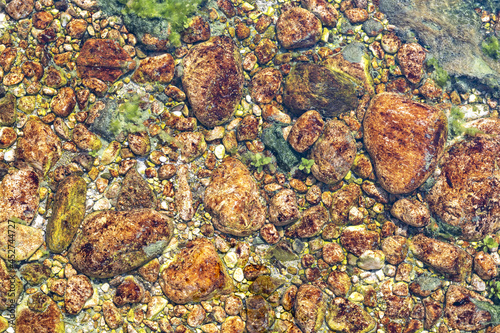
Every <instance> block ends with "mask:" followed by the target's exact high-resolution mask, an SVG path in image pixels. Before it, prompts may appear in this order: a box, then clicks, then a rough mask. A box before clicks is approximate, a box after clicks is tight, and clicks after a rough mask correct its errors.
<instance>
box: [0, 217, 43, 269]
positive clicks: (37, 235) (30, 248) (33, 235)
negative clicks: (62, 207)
mask: <svg viewBox="0 0 500 333" xmlns="http://www.w3.org/2000/svg"><path fill="white" fill-rule="evenodd" d="M12 229H14V230H15V235H14V241H15V244H16V251H15V253H14V260H15V261H21V260H26V259H28V258H29V257H31V255H32V254H33V253H35V251H36V250H37V249H38V248H39V247H40V246H41V245H42V244H43V230H41V229H37V228H33V227H30V226H27V225H24V224H21V223H13V222H3V223H0V257H2V258H3V259H5V260H7V259H9V258H12V248H11V249H10V251H9V244H10V243H9V240H12ZM9 231H10V232H9Z"/></svg>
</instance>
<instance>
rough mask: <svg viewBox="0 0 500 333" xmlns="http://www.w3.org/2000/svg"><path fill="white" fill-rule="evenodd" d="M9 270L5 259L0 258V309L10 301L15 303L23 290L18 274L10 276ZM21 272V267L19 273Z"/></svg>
mask: <svg viewBox="0 0 500 333" xmlns="http://www.w3.org/2000/svg"><path fill="white" fill-rule="evenodd" d="M10 270H11V269H10V267H9V268H8V267H7V265H6V264H5V261H3V259H0V310H6V309H8V308H9V307H11V304H12V303H16V302H17V300H18V299H19V296H20V295H21V292H22V291H23V282H22V281H21V279H20V278H19V277H18V276H15V277H14V278H11V274H10V272H9V271H10ZM22 272H23V269H22V268H21V274H22ZM49 274H50V272H49ZM28 282H29V280H28Z"/></svg>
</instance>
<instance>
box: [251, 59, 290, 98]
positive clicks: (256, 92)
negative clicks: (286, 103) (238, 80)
mask: <svg viewBox="0 0 500 333" xmlns="http://www.w3.org/2000/svg"><path fill="white" fill-rule="evenodd" d="M281 80H282V75H281V72H280V71H279V70H277V69H274V68H270V67H267V68H264V69H262V70H260V71H258V72H257V73H256V74H255V75H254V77H253V78H252V83H251V94H250V96H252V100H254V101H255V102H257V103H263V104H267V103H270V102H271V101H272V100H273V99H274V98H275V97H276V94H277V93H278V91H279V89H280V87H281Z"/></svg>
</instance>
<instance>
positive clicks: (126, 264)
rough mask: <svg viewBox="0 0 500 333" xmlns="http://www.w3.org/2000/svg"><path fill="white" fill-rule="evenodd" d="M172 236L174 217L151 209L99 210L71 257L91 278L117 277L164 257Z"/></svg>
mask: <svg viewBox="0 0 500 333" xmlns="http://www.w3.org/2000/svg"><path fill="white" fill-rule="evenodd" d="M172 233H173V226H172V221H171V220H170V218H168V217H166V216H165V215H162V214H160V213H158V212H156V211H154V210H151V209H137V210H130V211H125V212H118V211H110V210H108V211H98V212H94V213H92V214H89V215H87V217H86V218H85V220H84V221H83V222H82V229H81V232H79V233H78V234H77V236H76V238H75V240H74V241H73V243H72V244H71V246H70V248H69V253H68V258H69V260H70V262H71V264H72V265H73V267H74V268H75V269H77V270H78V271H80V272H82V273H84V274H85V275H87V276H90V277H97V278H107V277H113V276H116V275H119V274H122V273H125V272H128V271H130V270H132V269H135V268H138V267H140V266H142V265H143V264H145V263H146V262H148V261H150V260H151V259H153V258H155V257H156V256H158V255H159V254H161V253H162V251H163V249H164V248H165V247H166V246H167V245H168V243H169V242H170V239H171V238H172Z"/></svg>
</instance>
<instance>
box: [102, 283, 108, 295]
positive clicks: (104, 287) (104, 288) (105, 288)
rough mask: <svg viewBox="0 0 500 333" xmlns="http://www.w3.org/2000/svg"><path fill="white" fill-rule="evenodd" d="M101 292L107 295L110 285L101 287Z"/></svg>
mask: <svg viewBox="0 0 500 333" xmlns="http://www.w3.org/2000/svg"><path fill="white" fill-rule="evenodd" d="M101 290H102V291H103V292H105V293H107V292H108V291H109V284H108V283H105V284H103V285H102V286H101Z"/></svg>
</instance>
